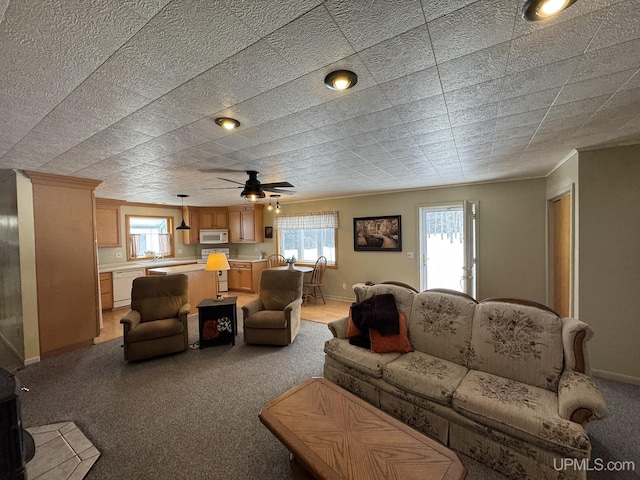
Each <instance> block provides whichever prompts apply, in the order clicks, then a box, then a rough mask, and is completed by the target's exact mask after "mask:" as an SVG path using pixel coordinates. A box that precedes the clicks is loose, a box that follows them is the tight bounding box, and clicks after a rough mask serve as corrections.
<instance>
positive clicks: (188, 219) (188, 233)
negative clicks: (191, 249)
mask: <svg viewBox="0 0 640 480" xmlns="http://www.w3.org/2000/svg"><path fill="white" fill-rule="evenodd" d="M182 218H184V221H185V223H186V224H187V225H189V227H191V229H190V230H182V243H183V244H185V245H195V244H197V243H200V212H199V210H198V208H196V207H182Z"/></svg>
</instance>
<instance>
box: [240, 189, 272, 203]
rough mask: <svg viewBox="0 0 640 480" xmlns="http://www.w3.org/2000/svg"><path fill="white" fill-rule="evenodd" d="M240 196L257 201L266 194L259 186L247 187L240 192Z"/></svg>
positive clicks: (249, 200) (248, 200)
mask: <svg viewBox="0 0 640 480" xmlns="http://www.w3.org/2000/svg"><path fill="white" fill-rule="evenodd" d="M240 196H241V197H243V198H244V199H245V200H246V201H247V202H257V201H258V200H260V199H262V198H264V197H265V196H266V195H265V194H264V192H263V191H262V190H261V189H259V188H252V187H245V188H244V190H242V193H240Z"/></svg>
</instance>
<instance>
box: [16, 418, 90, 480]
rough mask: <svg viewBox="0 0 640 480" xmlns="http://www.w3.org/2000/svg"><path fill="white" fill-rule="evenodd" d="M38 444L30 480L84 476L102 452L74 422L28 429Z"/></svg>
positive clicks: (73, 479) (70, 479) (29, 466)
mask: <svg viewBox="0 0 640 480" xmlns="http://www.w3.org/2000/svg"><path fill="white" fill-rule="evenodd" d="M26 430H27V431H28V432H29V433H30V434H31V436H32V437H33V441H34V442H35V445H36V454H35V455H34V457H33V458H32V459H31V461H30V462H29V463H27V478H28V479H29V480H82V479H83V478H84V476H85V475H86V474H87V473H88V472H89V469H90V468H91V467H92V466H93V464H94V463H95V462H96V460H98V457H100V452H99V451H98V449H97V448H96V447H94V446H93V444H92V443H91V442H90V441H89V439H88V438H87V437H86V436H85V435H84V433H82V431H80V429H79V428H78V427H77V426H76V424H75V423H73V422H63V423H55V424H52V425H43V426H41V427H34V428H27V429H26Z"/></svg>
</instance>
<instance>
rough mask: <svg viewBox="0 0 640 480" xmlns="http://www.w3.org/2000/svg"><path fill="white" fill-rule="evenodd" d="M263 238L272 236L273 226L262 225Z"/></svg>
mask: <svg viewBox="0 0 640 480" xmlns="http://www.w3.org/2000/svg"><path fill="white" fill-rule="evenodd" d="M264 238H273V227H264Z"/></svg>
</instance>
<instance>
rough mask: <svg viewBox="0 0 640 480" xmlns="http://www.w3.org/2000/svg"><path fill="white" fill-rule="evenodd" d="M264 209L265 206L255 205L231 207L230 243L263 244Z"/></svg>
mask: <svg viewBox="0 0 640 480" xmlns="http://www.w3.org/2000/svg"><path fill="white" fill-rule="evenodd" d="M263 208H264V205H261V204H253V203H252V204H249V205H241V206H237V207H229V242H230V243H261V242H263V241H264V231H263V221H262V210H263Z"/></svg>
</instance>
